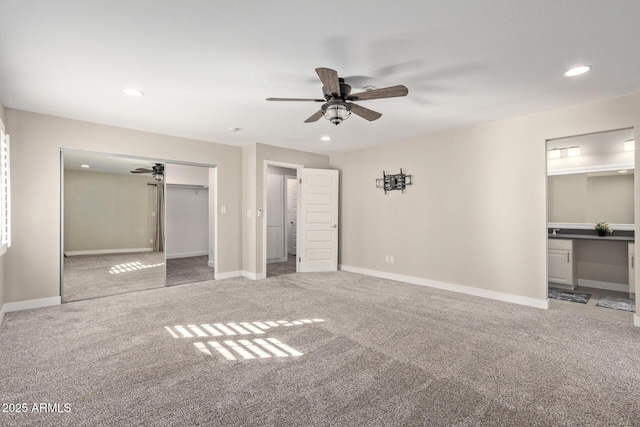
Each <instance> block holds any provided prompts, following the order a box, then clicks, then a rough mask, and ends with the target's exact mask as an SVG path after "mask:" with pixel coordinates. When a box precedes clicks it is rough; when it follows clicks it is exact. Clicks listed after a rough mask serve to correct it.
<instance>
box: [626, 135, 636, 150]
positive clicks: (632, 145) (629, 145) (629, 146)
mask: <svg viewBox="0 0 640 427" xmlns="http://www.w3.org/2000/svg"><path fill="white" fill-rule="evenodd" d="M635 149H636V140H635V139H633V138H632V139H627V140H626V141H625V142H624V151H633V150H635Z"/></svg>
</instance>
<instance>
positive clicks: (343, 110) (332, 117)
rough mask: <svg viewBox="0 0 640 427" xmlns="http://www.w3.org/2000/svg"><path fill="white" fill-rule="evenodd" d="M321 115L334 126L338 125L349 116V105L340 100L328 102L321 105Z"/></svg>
mask: <svg viewBox="0 0 640 427" xmlns="http://www.w3.org/2000/svg"><path fill="white" fill-rule="evenodd" d="M322 115H323V116H324V118H325V119H327V120H329V121H330V122H331V123H333V124H334V125H336V126H337V125H339V124H340V123H342V121H343V120H347V119H348V118H349V116H350V115H351V105H349V104H347V103H346V102H344V101H342V100H336V101H329V102H327V103H325V104H323V105H322Z"/></svg>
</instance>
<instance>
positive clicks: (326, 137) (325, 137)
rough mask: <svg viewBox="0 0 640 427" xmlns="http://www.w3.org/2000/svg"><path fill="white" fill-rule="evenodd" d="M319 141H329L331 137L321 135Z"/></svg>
mask: <svg viewBox="0 0 640 427" xmlns="http://www.w3.org/2000/svg"><path fill="white" fill-rule="evenodd" d="M320 140H321V141H331V137H330V136H323V137H322V138H320Z"/></svg>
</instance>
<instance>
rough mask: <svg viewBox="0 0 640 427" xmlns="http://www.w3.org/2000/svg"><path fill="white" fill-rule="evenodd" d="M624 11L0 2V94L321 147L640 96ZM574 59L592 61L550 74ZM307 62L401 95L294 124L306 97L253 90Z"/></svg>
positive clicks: (283, 82)
mask: <svg viewBox="0 0 640 427" xmlns="http://www.w3.org/2000/svg"><path fill="white" fill-rule="evenodd" d="M639 20H640V1H631V0H627V1H625V0H617V1H602V0H561V1H553V2H552V1H531V0H483V1H472V0H466V1H460V0H458V1H456V0H431V1H424V0H396V1H393V2H392V1H381V0H377V1H373V0H367V1H364V0H349V1H345V2H330V3H327V2H318V1H306V0H295V1H289V0H273V1H257V0H251V1H245V0H234V1H214V0H180V1H177V0H109V1H107V0H91V1H86V0H77V1H71V0H56V1H49V0H40V1H36V0H0V100H1V101H2V103H3V104H4V105H5V106H6V107H9V108H15V109H22V110H28V111H34V112H39V113H45V114H51V115H56V116H62V117H69V118H74V119H80V120H87V121H91V122H97V123H104V124H110V125H116V126H123V127H128V128H134V129H140V130H147V131H153V132H159V133H164V134H169V135H178V136H185V137H191V138H196V139H202V140H207V141H212V142H220V143H225V144H234V145H244V144H249V143H253V142H260V143H265V144H272V145H277V146H284V147H289V148H294V149H299V150H304V151H311V152H319V153H325V154H333V153H339V152H345V151H351V150H355V149H360V148H364V147H367V146H372V145H379V144H384V143H390V142H394V141H398V140H403V139H409V138H414V137H417V136H421V135H425V134H429V133H433V132H438V131H442V130H446V129H452V128H457V127H461V126H467V125H473V124H477V123H483V122H488V121H493V120H498V119H503V118H509V117H514V116H519V115H524V114H529V113H535V112H540V111H545V110H550V109H554V108H559V107H563V106H568V105H572V104H577V103H581V102H585V101H590V100H595V99H601V98H608V97H614V96H619V95H624V94H629V93H634V92H639V91H640V56H639V55H637V44H638V40H640V26H639V25H638V22H639ZM576 64H588V65H591V66H592V67H593V70H592V71H591V72H590V73H588V74H586V75H583V76H581V77H577V78H574V79H568V78H566V77H564V76H563V72H564V71H565V70H566V69H568V68H569V67H571V66H573V65H576ZM316 67H329V68H334V69H336V70H338V72H339V74H340V76H341V77H345V78H346V80H347V83H351V84H353V86H355V87H364V86H368V85H372V86H374V87H378V88H380V87H385V86H391V85H396V84H404V85H406V86H407V87H408V88H409V95H408V97H406V98H398V99H386V100H371V101H363V102H362V105H363V106H366V107H367V108H371V109H373V110H376V111H379V112H380V113H382V114H383V116H382V118H381V119H379V120H378V121H375V122H366V121H365V120H363V119H361V118H360V117H357V116H353V117H351V118H349V119H348V120H346V121H345V122H343V123H342V124H340V125H339V126H337V127H336V126H333V125H331V124H330V123H329V122H328V121H326V120H324V119H320V121H318V122H315V123H311V124H307V123H303V121H304V120H305V119H306V118H307V117H309V116H310V115H311V114H312V113H314V112H315V111H316V110H317V109H318V104H314V103H276V102H267V101H265V98H267V97H304V98H316V97H319V96H321V84H320V82H319V81H318V79H317V77H316V74H315V71H314V69H315V68H316ZM125 87H136V88H139V89H140V90H142V91H143V92H145V96H143V97H141V98H132V97H127V96H125V95H123V94H122V89H123V88H125ZM354 92H355V90H354ZM231 127H237V128H241V129H242V130H241V131H240V132H235V133H232V132H229V128H231ZM324 135H329V136H331V137H332V138H333V140H332V141H331V142H321V141H320V137H321V136H324Z"/></svg>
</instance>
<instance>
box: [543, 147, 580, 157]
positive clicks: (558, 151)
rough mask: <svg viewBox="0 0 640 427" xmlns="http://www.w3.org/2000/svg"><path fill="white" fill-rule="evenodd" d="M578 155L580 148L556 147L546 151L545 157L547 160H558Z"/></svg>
mask: <svg viewBox="0 0 640 427" xmlns="http://www.w3.org/2000/svg"><path fill="white" fill-rule="evenodd" d="M579 155H580V147H579V146H577V145H574V146H572V147H558V148H550V149H548V150H547V157H548V158H549V159H559V158H560V157H563V156H567V157H577V156H579Z"/></svg>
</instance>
